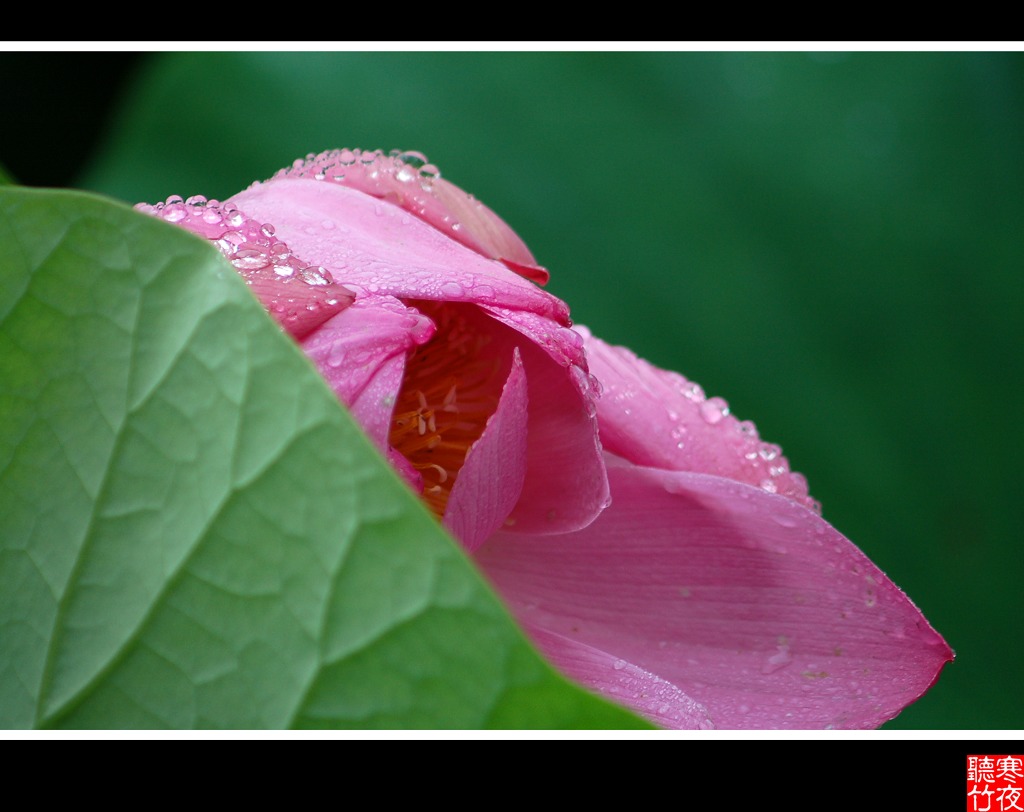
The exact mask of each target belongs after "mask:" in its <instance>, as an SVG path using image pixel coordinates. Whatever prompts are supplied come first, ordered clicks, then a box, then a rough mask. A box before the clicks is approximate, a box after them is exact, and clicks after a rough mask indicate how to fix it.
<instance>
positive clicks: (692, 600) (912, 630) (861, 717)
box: [476, 458, 953, 729]
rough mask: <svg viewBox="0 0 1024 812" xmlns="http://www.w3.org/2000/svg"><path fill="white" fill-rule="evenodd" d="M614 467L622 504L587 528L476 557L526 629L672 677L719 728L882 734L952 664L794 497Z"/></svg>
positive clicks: (938, 640) (861, 560)
mask: <svg viewBox="0 0 1024 812" xmlns="http://www.w3.org/2000/svg"><path fill="white" fill-rule="evenodd" d="M608 473H609V479H610V481H611V486H612V495H613V500H614V501H613V503H612V505H611V507H610V508H609V509H608V510H606V511H604V513H602V514H601V516H600V517H599V518H598V519H597V520H596V521H595V522H594V523H593V524H592V525H590V526H589V527H588V528H586V529H585V530H583V531H580V532H578V533H573V534H569V535H564V536H549V537H544V538H537V537H530V536H521V535H518V534H517V535H514V536H513V535H511V534H507V533H499V534H496V535H495V536H494V537H492V538H491V539H490V540H489V541H488V542H487V543H486V544H484V546H483V547H481V548H480V550H479V551H478V552H477V556H476V558H477V561H478V563H479V564H480V566H481V567H482V569H483V570H484V572H485V573H486V574H487V575H488V577H489V578H490V579H491V580H492V581H493V583H494V584H495V586H496V588H497V589H498V591H499V592H500V593H501V594H502V595H503V596H504V598H505V599H506V601H507V602H508V603H509V605H510V607H511V608H512V610H513V612H514V613H515V614H516V615H517V616H518V618H519V619H520V621H521V622H523V623H524V624H526V625H527V627H528V628H529V627H536V628H542V629H545V630H547V631H548V632H552V633H555V634H559V635H562V636H564V637H567V638H569V639H571V640H574V641H577V642H579V643H582V644H584V645H587V646H590V647H592V648H595V649H598V650H600V651H605V652H607V653H608V654H609V655H611V656H613V657H616V658H618V659H621V660H624V661H625V662H627V663H631V664H632V665H635V666H636V667H638V668H640V669H643V670H644V671H648V672H650V673H651V674H653V675H655V676H657V677H659V678H661V679H663V680H665V681H667V682H670V683H672V684H673V685H675V686H677V687H678V688H679V689H680V691H682V692H685V694H686V695H687V696H688V697H692V698H693V699H694V700H696V701H697V702H699V703H700V704H702V705H703V706H705V707H706V708H707V709H708V712H709V714H710V716H711V720H712V722H714V724H715V725H716V726H717V727H721V728H739V729H754V728H765V729H767V728H796V729H808V728H830V727H835V728H874V727H877V726H878V725H880V724H882V723H883V722H885V721H886V720H888V719H891V718H892V717H894V716H895V715H896V714H898V713H899V712H900V710H902V708H903V707H905V706H906V705H908V704H909V703H911V702H913V701H914V700H915V699H917V698H918V697H920V696H921V695H922V694H923V693H924V692H925V690H927V689H928V687H930V686H931V685H932V683H934V681H935V680H936V678H937V677H938V674H939V672H940V671H941V669H942V667H943V665H944V664H945V663H947V662H950V661H951V660H952V657H953V655H952V651H951V650H950V648H949V646H947V645H946V643H945V641H944V640H943V639H942V637H941V636H940V635H939V634H938V633H937V632H935V630H934V629H932V627H931V626H930V625H929V624H928V622H927V620H925V618H924V617H923V616H922V614H921V613H920V611H918V609H917V608H916V607H915V606H914V604H913V603H911V601H910V600H909V598H907V596H906V595H905V594H904V593H903V592H901V591H900V590H899V589H898V588H897V587H896V586H895V585H893V583H892V582H891V581H890V580H889V579H888V578H886V576H885V575H884V574H883V573H882V572H881V571H880V570H879V569H878V568H877V567H876V566H875V565H874V564H872V563H871V562H870V561H869V560H868V559H867V557H866V556H864V554H863V553H861V552H860V550H858V549H857V548H856V547H855V546H854V545H853V544H851V543H850V542H849V541H848V540H847V539H846V538H844V537H843V536H842V535H841V534H840V533H838V532H837V531H836V530H835V529H834V528H832V527H831V526H830V525H829V524H827V523H826V522H825V521H824V520H823V519H822V518H821V517H820V516H818V515H817V514H815V513H813V512H812V511H810V510H809V509H807V508H805V507H803V506H802V505H800V504H798V503H796V502H794V501H793V500H791V499H787V498H784V497H781V496H778V495H775V494H770V493H767V492H766V491H764V490H762V489H759V488H756V487H751V486H749V485H746V484H743V483H740V482H733V481H730V480H727V479H722V478H720V477H714V476H708V475H705V474H694V473H688V472H675V471H661V470H655V469H650V468H639V467H635V466H631V465H629V464H628V463H625V462H624V461H621V460H615V459H612V458H610V459H609V472H608ZM569 675H570V676H578V678H580V679H583V680H585V679H587V678H588V674H585V673H584V674H580V675H574V674H573V673H572V672H569ZM627 704H631V705H633V706H634V707H637V708H638V710H640V711H641V712H643V711H644V708H643V707H639V706H636V705H635V704H634V703H632V702H630V701H629V700H628V698H627Z"/></svg>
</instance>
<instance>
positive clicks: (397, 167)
mask: <svg viewBox="0 0 1024 812" xmlns="http://www.w3.org/2000/svg"><path fill="white" fill-rule="evenodd" d="M440 175H441V173H440V171H439V170H438V168H437V167H436V166H434V165H433V164H431V163H430V162H429V161H428V160H427V158H426V156H425V155H423V154H422V153H420V152H412V151H407V152H399V151H398V150H394V151H393V152H392V153H391V154H388V155H385V154H384V153H383V152H381V151H380V150H372V151H364V150H359V149H336V150H330V151H328V152H321V153H320V154H319V155H312V154H310V155H307V156H306V158H305V160H303V159H299V160H297V161H295V162H294V163H293V164H292V166H290V167H287V168H285V169H282V170H280V171H279V172H278V173H277V174H275V175H274V177H275V178H311V179H314V180H320V181H325V182H328V183H339V184H341V185H343V186H347V187H349V188H351V189H356V190H358V191H360V192H363V193H364V194H368V195H371V196H372V197H376V198H379V199H381V200H386V201H388V202H389V203H393V204H394V205H396V206H398V207H399V208H401V209H403V210H404V211H407V212H409V213H410V214H413V215H415V216H416V217H418V218H419V219H421V220H423V221H424V222H425V223H428V224H430V225H431V226H433V227H434V228H435V229H437V230H438V231H440V232H441V233H442V234H444V235H445V236H447V237H448V238H449V239H453V240H455V241H457V242H460V243H462V244H463V245H465V246H466V247H467V248H469V249H471V250H473V251H476V252H477V253H478V254H482V255H483V256H485V257H487V258H489V259H497V260H500V261H502V262H503V263H504V264H505V265H506V267H508V268H509V269H510V270H512V271H514V272H515V273H518V274H520V275H521V276H525V277H526V278H527V279H530V280H532V281H534V282H538V283H539V284H542V285H543V284H544V283H545V282H547V281H548V277H549V274H548V272H547V271H546V270H545V269H544V268H541V267H539V266H538V265H537V262H536V260H535V259H534V258H533V254H531V253H530V250H529V249H528V248H527V247H526V244H525V243H524V242H523V241H522V240H521V239H519V236H518V235H517V234H516V233H515V232H514V231H513V230H512V229H511V228H509V227H508V225H507V224H506V223H505V221H504V220H502V219H501V218H500V217H498V215H497V214H495V213H494V212H493V211H491V210H490V209H489V208H488V207H487V206H485V205H484V204H483V203H481V202H480V201H479V200H477V199H476V198H475V197H473V196H472V195H470V194H467V193H466V192H464V191H463V190H462V189H460V188H459V187H458V186H456V185H455V184H453V183H449V182H448V181H446V180H443V179H442V178H441V176H440Z"/></svg>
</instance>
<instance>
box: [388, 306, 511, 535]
mask: <svg viewBox="0 0 1024 812" xmlns="http://www.w3.org/2000/svg"><path fill="white" fill-rule="evenodd" d="M407 304H409V305H410V306H412V307H415V308H416V309H417V310H419V311H420V312H422V313H423V314H424V315H426V316H428V317H430V318H431V319H432V320H433V321H434V323H435V324H436V325H437V332H436V333H435V334H434V337H433V338H431V339H430V341H428V342H427V343H426V344H424V345H422V346H420V347H417V348H416V349H415V350H414V351H413V353H412V355H411V356H410V357H409V359H408V361H407V362H406V367H405V377H404V379H403V381H402V388H401V391H400V392H399V393H398V398H397V400H396V402H395V411H394V416H393V418H392V423H391V433H390V435H389V438H388V440H389V443H390V445H391V447H392V448H394V449H395V450H397V451H398V452H399V453H401V454H402V455H403V456H404V457H405V458H406V459H407V460H408V461H409V462H410V464H411V465H412V466H413V467H414V468H415V469H416V470H417V471H419V472H420V474H421V475H422V476H423V500H424V501H425V502H426V503H427V506H428V507H429V508H430V510H431V511H432V512H433V513H434V515H435V516H437V517H438V518H439V519H440V518H442V517H443V516H444V512H445V508H446V507H447V505H448V497H449V495H450V494H451V490H452V487H453V486H454V485H455V481H456V479H457V478H458V475H459V470H460V469H461V468H462V465H463V463H464V462H465V461H466V454H468V453H469V449H470V447H471V446H472V445H473V443H475V442H476V441H477V440H479V439H480V435H481V434H483V431H484V428H485V426H486V425H487V419H488V418H489V417H490V416H491V415H492V414H494V411H495V409H496V408H497V406H498V399H499V397H500V395H501V380H500V376H499V375H498V374H497V373H498V370H499V359H498V358H496V357H494V356H493V355H489V354H488V353H487V352H486V347H487V345H488V344H489V343H490V337H489V336H487V335H486V334H481V332H480V331H478V330H474V329H473V328H472V326H471V325H470V324H469V322H468V321H467V319H466V317H465V316H466V311H465V310H464V308H465V307H466V306H465V305H456V304H450V303H443V302H429V301H413V302H407Z"/></svg>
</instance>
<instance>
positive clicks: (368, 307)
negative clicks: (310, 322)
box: [302, 296, 434, 478]
mask: <svg viewBox="0 0 1024 812" xmlns="http://www.w3.org/2000/svg"><path fill="white" fill-rule="evenodd" d="M433 334H434V325H433V323H432V322H431V321H430V319H428V318H427V317H426V316H424V315H422V314H421V313H419V312H418V311H416V310H414V309H413V308H410V307H406V306H405V305H404V304H402V303H401V302H400V301H398V300H397V299H394V298H392V297H390V296H371V297H366V298H361V299H359V300H357V301H356V303H355V304H353V305H352V306H351V307H349V308H347V309H346V310H344V311H343V312H342V313H339V314H338V315H337V316H335V317H334V318H333V319H331V320H330V321H329V322H327V323H326V324H324V325H323V326H322V327H320V329H319V330H317V331H316V332H314V333H313V334H312V335H311V336H309V337H308V338H307V339H306V340H305V341H303V342H302V349H303V351H304V352H305V353H306V355H307V356H309V358H310V359H312V361H313V362H314V363H315V364H316V366H317V369H318V370H319V371H320V374H321V375H322V376H323V377H324V379H325V380H326V381H327V383H328V385H329V386H330V387H331V389H333V390H334V392H335V394H336V395H337V396H338V399H339V400H340V401H341V402H342V403H344V404H345V405H346V406H348V407H349V409H350V410H351V412H352V416H353V417H355V418H356V420H357V421H358V422H359V424H360V425H361V426H362V427H363V429H364V430H365V431H366V433H367V434H368V435H369V436H370V438H371V439H372V440H373V441H374V443H375V444H376V445H377V446H378V447H379V448H380V449H381V450H382V451H386V450H388V448H389V446H388V434H389V432H390V430H391V419H392V414H393V412H394V406H395V399H396V398H397V396H398V392H399V390H400V389H401V386H402V376H403V374H404V373H405V362H406V357H407V355H408V353H409V351H410V350H411V349H413V348H414V347H416V346H417V345H419V344H423V343H425V342H426V341H428V340H429V339H430V337H431V336H432V335H433ZM396 456H398V455H396ZM407 478H408V477H407Z"/></svg>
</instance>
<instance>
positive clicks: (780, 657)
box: [761, 645, 793, 674]
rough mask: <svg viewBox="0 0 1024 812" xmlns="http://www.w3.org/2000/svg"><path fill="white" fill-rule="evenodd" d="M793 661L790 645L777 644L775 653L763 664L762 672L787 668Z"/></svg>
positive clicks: (772, 671) (766, 672) (768, 672)
mask: <svg viewBox="0 0 1024 812" xmlns="http://www.w3.org/2000/svg"><path fill="white" fill-rule="evenodd" d="M791 662H793V657H792V655H791V654H790V653H789V646H787V645H781V646H776V649H775V653H774V654H773V655H772V656H771V657H769V658H768V659H767V660H765V661H764V663H763V664H762V665H761V673H762V674H774V673H775V672H776V671H778V670H779V669H780V668H785V667H786V666H787V665H789V664H790V663H791Z"/></svg>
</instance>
